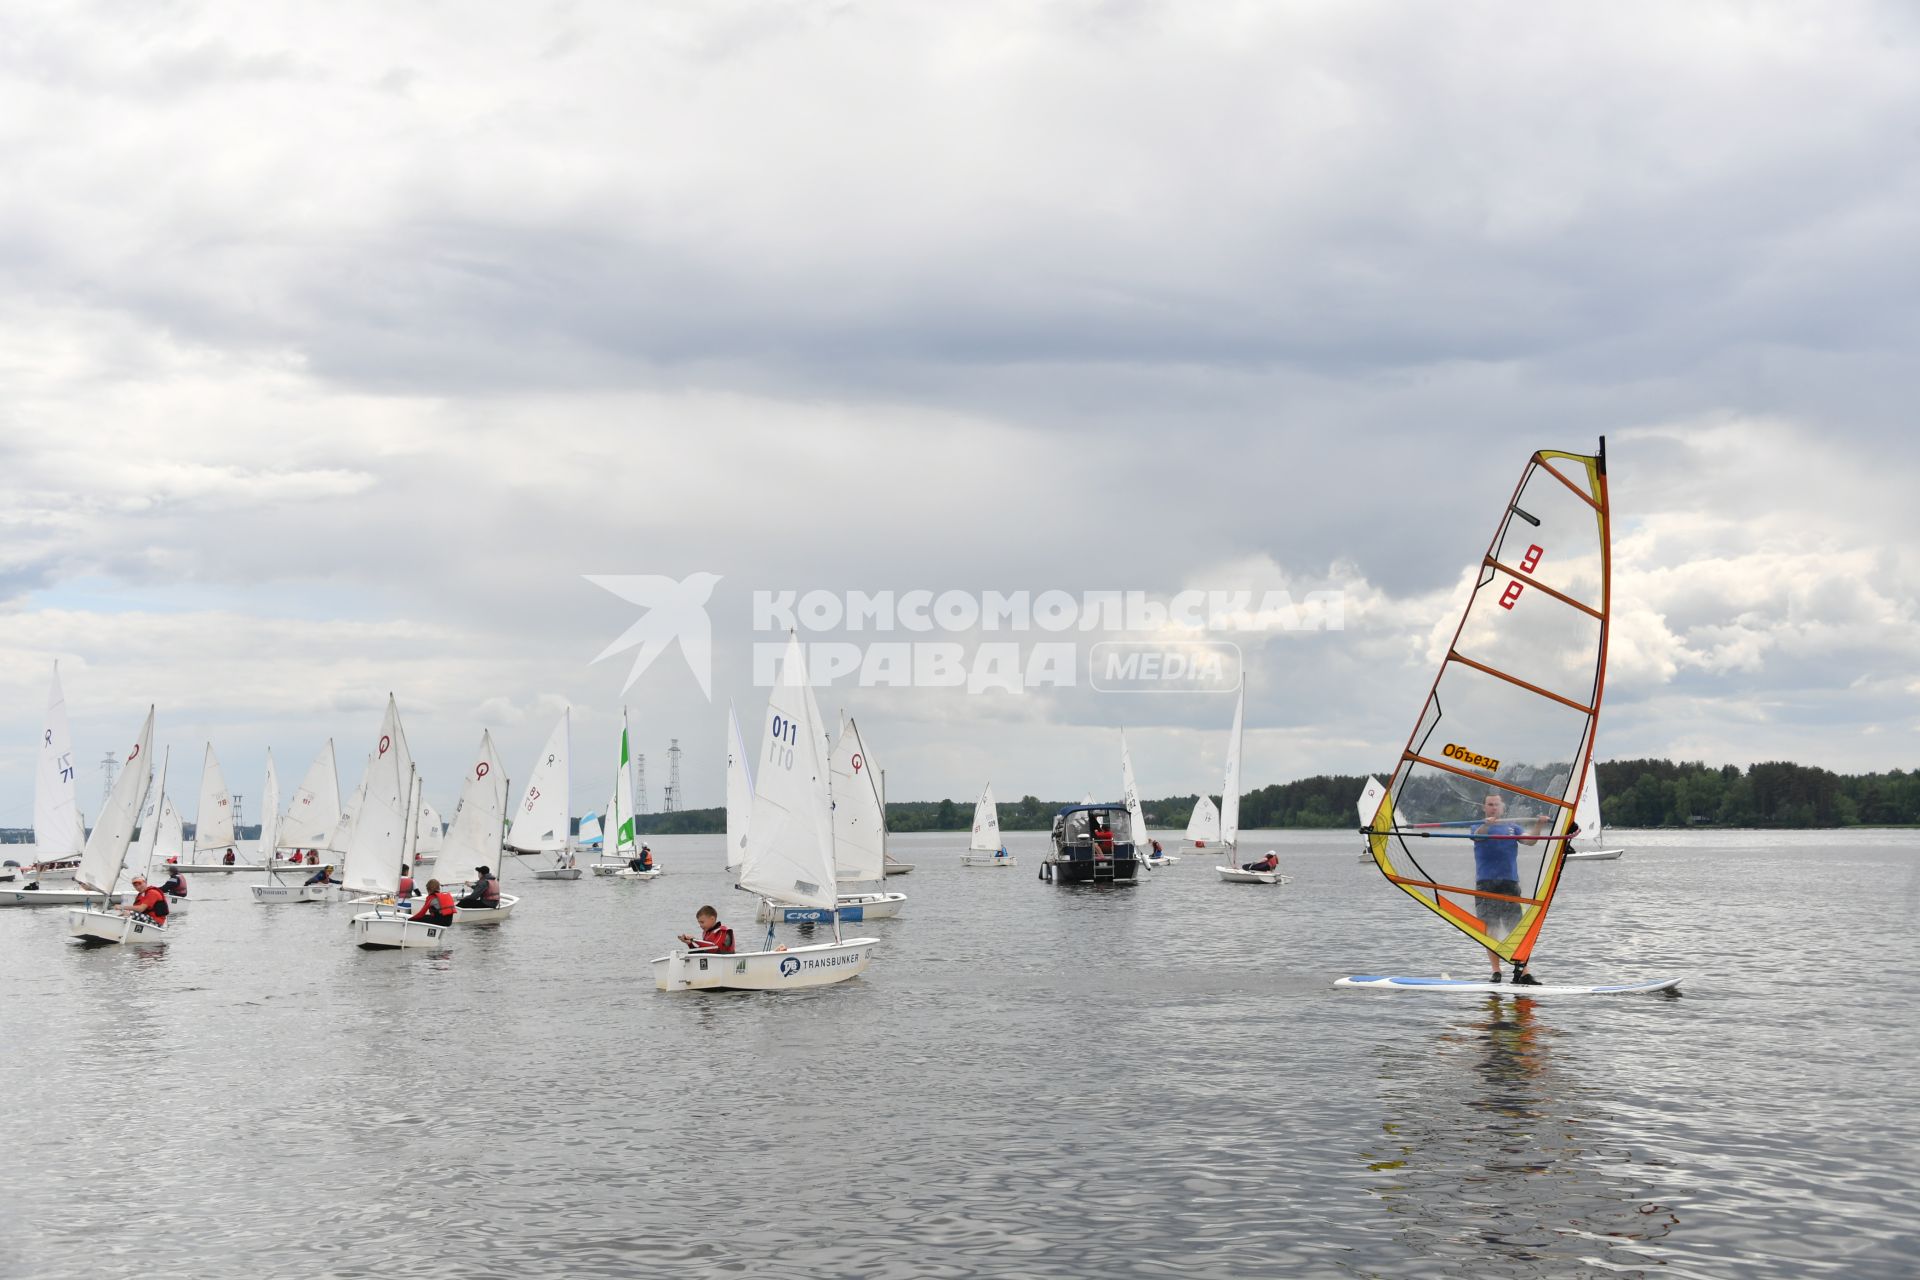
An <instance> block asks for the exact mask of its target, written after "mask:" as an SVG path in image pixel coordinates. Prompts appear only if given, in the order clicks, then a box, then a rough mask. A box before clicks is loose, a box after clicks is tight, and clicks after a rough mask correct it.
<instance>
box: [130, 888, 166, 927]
mask: <svg viewBox="0 0 1920 1280" xmlns="http://www.w3.org/2000/svg"><path fill="white" fill-rule="evenodd" d="M133 909H134V910H135V911H138V912H141V913H142V914H144V915H149V916H152V917H153V918H154V919H155V920H160V921H165V920H166V918H167V911H168V907H167V895H166V894H164V893H162V892H160V891H159V890H158V889H156V888H154V887H153V886H152V885H148V886H147V887H146V888H144V889H142V890H141V891H140V896H139V897H137V898H135V899H134V900H133Z"/></svg>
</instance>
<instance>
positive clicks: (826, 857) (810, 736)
mask: <svg viewBox="0 0 1920 1280" xmlns="http://www.w3.org/2000/svg"><path fill="white" fill-rule="evenodd" d="M812 692H813V691H812V689H811V688H810V687H809V686H808V684H807V673H806V660H805V658H804V657H803V656H802V654H801V651H800V640H799V637H798V636H795V635H792V634H791V633H789V635H788V638H787V653H786V658H785V660H784V661H783V662H782V663H781V667H780V679H779V682H778V683H777V684H775V685H774V688H773V694H772V696H771V697H770V698H768V699H767V719H766V725H765V728H764V729H763V731H762V732H761V734H760V743H759V746H758V747H757V748H756V749H755V750H756V754H757V756H758V764H759V770H758V774H759V776H758V779H757V782H756V786H755V789H754V793H753V817H752V819H751V820H750V829H749V832H748V835H747V840H746V847H745V856H744V857H743V858H742V859H741V862H740V887H741V888H742V889H745V890H747V891H748V892H750V893H758V894H762V895H764V896H766V897H768V898H771V899H773V900H774V901H776V902H784V903H790V904H792V905H794V906H797V907H819V908H821V909H823V910H832V909H833V908H834V907H835V906H837V905H838V896H837V893H836V891H835V887H834V883H835V882H834V871H833V845H832V840H833V815H832V813H831V812H830V811H829V809H828V807H827V769H826V761H825V760H824V759H823V756H824V754H825V753H824V751H823V750H822V747H823V743H822V739H821V733H820V724H819V720H818V715H817V712H816V709H815V706H814V701H813V697H812Z"/></svg>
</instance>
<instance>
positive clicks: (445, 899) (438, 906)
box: [425, 889, 454, 916]
mask: <svg viewBox="0 0 1920 1280" xmlns="http://www.w3.org/2000/svg"><path fill="white" fill-rule="evenodd" d="M425 910H427V911H429V912H432V913H434V914H436V915H443V916H450V915H452V914H453V912H454V902H453V895H452V894H450V893H448V892H447V891H446V890H445V889H442V890H441V891H440V892H438V893H430V894H428V895H427V903H426V907H425Z"/></svg>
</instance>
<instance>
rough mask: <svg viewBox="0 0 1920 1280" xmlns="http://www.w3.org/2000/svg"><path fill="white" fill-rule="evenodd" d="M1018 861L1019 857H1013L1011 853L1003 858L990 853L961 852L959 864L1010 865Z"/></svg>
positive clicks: (979, 865)
mask: <svg viewBox="0 0 1920 1280" xmlns="http://www.w3.org/2000/svg"><path fill="white" fill-rule="evenodd" d="M1019 861H1020V859H1018V858H1016V857H1014V856H1013V855H1012V854H1008V855H1007V856H1006V857H1004V858H1000V857H996V856H994V855H993V854H991V853H963V854H961V855H960V865H961V866H963V867H1011V866H1013V865H1014V864H1015V863H1017V862H1019Z"/></svg>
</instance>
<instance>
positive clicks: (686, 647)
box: [582, 573, 720, 701]
mask: <svg viewBox="0 0 1920 1280" xmlns="http://www.w3.org/2000/svg"><path fill="white" fill-rule="evenodd" d="M582 576H584V577H585V578H586V580H587V581H588V582H591V583H592V584H593V585H594V586H596V587H600V588H603V589H604V590H607V591H611V592H613V594H614V595H617V596H619V597H620V598H621V599H622V600H625V601H626V602H627V603H629V604H637V605H640V606H641V607H642V608H644V609H645V610H646V613H645V614H643V615H641V618H640V620H639V621H638V622H636V623H634V624H633V625H632V626H630V627H628V628H627V629H626V630H625V631H624V632H622V633H621V635H620V638H619V639H618V640H615V641H614V642H613V643H612V644H610V645H608V646H607V647H606V648H605V649H602V650H601V651H600V655H599V657H596V658H595V659H594V661H595V662H600V661H602V660H603V659H606V658H611V657H612V656H613V655H614V654H616V653H621V652H624V651H625V650H627V649H631V648H633V647H634V646H635V645H638V646H639V647H640V651H639V652H638V653H636V654H634V655H633V669H632V670H631V671H629V672H628V673H627V682H626V683H625V684H623V685H621V686H620V692H622V693H625V692H626V691H627V690H628V689H631V688H633V683H634V681H636V680H638V679H639V678H640V673H641V672H643V671H645V670H646V669H647V668H648V667H650V666H652V665H653V660H654V659H655V658H657V657H659V656H660V655H661V654H662V653H665V652H666V651H667V649H668V648H669V647H670V646H671V645H672V644H673V643H674V641H676V640H677V641H679V642H680V654H681V656H682V657H684V658H685V659H686V660H687V667H688V668H689V669H690V670H691V671H692V672H693V678H694V679H695V680H698V681H699V682H700V692H701V693H702V694H704V695H706V698H707V700H708V701H712V700H713V625H712V624H711V623H710V622H709V621H708V620H707V601H708V599H709V598H711V597H712V595H713V589H714V587H715V586H716V585H718V583H719V581H720V575H719V574H717V573H692V574H688V575H687V576H686V577H685V578H683V579H681V580H680V581H678V582H676V581H674V580H673V579H672V578H669V577H666V576H664V575H662V574H657V573H589V574H584V575H582Z"/></svg>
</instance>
